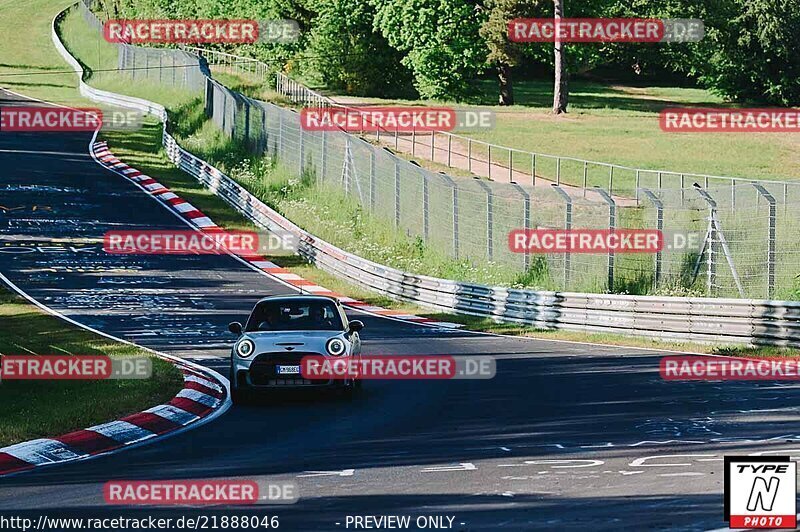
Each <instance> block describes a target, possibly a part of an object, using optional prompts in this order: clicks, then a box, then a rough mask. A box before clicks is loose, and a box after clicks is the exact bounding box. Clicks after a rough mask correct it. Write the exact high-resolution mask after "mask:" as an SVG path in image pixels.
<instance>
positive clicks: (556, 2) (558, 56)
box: [553, 0, 569, 115]
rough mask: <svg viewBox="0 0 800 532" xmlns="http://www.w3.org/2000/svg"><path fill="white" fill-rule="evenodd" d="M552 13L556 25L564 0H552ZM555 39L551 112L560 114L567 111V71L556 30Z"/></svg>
mask: <svg viewBox="0 0 800 532" xmlns="http://www.w3.org/2000/svg"><path fill="white" fill-rule="evenodd" d="M553 6H554V10H553V15H554V18H555V22H556V25H558V22H559V20H560V19H561V18H563V16H564V0H553ZM555 33H556V39H555V43H554V46H553V51H554V56H555V76H554V77H555V79H554V82H553V114H557V115H559V114H561V113H566V112H567V105H568V104H569V73H568V72H567V49H566V44H565V43H563V42H561V41H560V40H559V39H558V32H557V31H556V32H555Z"/></svg>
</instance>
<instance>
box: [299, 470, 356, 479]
mask: <svg viewBox="0 0 800 532" xmlns="http://www.w3.org/2000/svg"><path fill="white" fill-rule="evenodd" d="M355 471H356V470H355V469H342V470H341V471H305V472H304V473H303V474H302V475H297V478H305V477H352V476H353V473H355Z"/></svg>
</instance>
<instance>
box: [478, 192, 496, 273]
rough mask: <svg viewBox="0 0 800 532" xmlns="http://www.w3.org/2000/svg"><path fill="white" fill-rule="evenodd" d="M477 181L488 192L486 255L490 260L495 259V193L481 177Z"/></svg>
mask: <svg viewBox="0 0 800 532" xmlns="http://www.w3.org/2000/svg"><path fill="white" fill-rule="evenodd" d="M474 179H475V182H476V183H478V185H479V186H480V187H481V188H482V189H483V191H484V192H486V255H487V257H488V260H489V261H492V260H494V194H493V192H492V187H490V186H489V185H487V184H486V183H484V182H483V181H481V179H480V178H479V177H476V178H474Z"/></svg>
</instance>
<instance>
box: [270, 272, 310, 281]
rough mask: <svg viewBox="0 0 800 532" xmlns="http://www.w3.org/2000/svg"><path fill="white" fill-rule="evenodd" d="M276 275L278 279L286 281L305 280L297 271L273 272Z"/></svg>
mask: <svg viewBox="0 0 800 532" xmlns="http://www.w3.org/2000/svg"><path fill="white" fill-rule="evenodd" d="M272 275H274V276H275V277H277V278H278V279H283V280H284V281H304V280H305V279H303V278H302V277H300V276H299V275H297V274H296V273H273V274H272Z"/></svg>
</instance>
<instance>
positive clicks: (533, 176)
mask: <svg viewBox="0 0 800 532" xmlns="http://www.w3.org/2000/svg"><path fill="white" fill-rule="evenodd" d="M531 186H532V187H535V186H536V154H535V153H531Z"/></svg>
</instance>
